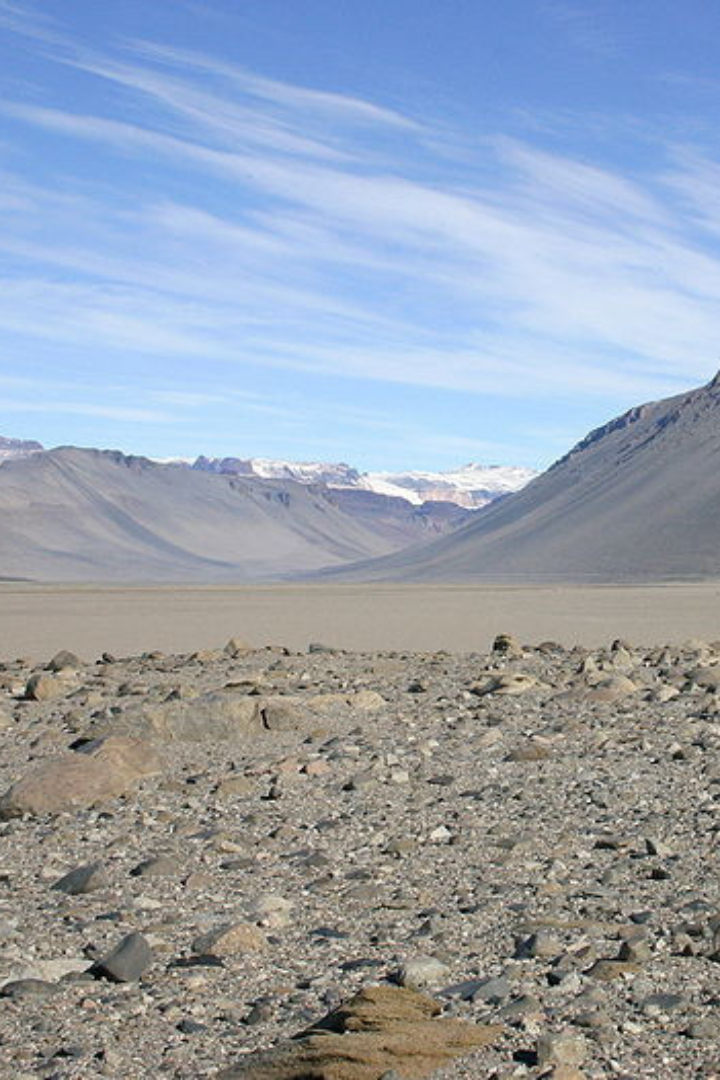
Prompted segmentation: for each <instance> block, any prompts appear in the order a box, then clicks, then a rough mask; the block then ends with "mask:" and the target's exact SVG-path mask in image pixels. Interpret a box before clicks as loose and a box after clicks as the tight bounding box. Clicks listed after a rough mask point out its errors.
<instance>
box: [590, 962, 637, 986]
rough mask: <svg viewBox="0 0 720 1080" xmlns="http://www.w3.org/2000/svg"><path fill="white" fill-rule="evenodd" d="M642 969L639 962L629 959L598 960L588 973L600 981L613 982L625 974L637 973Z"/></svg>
mask: <svg viewBox="0 0 720 1080" xmlns="http://www.w3.org/2000/svg"><path fill="white" fill-rule="evenodd" d="M639 970H640V968H639V967H638V965H637V964H633V963H631V962H630V961H627V960H596V961H595V963H594V964H593V966H592V967H591V968H590V970H589V971H588V972H587V974H588V975H589V976H590V978H591V979H598V980H599V981H600V982H611V981H612V980H613V979H621V978H623V977H624V976H625V975H636V974H637V972H638V971H639Z"/></svg>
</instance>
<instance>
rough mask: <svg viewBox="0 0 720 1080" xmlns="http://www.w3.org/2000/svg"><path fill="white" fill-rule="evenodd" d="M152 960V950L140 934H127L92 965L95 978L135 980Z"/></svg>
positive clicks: (118, 980)
mask: <svg viewBox="0 0 720 1080" xmlns="http://www.w3.org/2000/svg"><path fill="white" fill-rule="evenodd" d="M152 960H153V951H152V949H151V948H150V945H149V944H148V942H147V941H146V939H145V938H144V937H143V935H142V934H137V933H134V934H128V935H127V937H124V938H123V939H122V941H121V942H119V944H118V945H116V946H115V948H114V949H113V950H112V952H111V953H108V955H107V956H106V957H105V958H104V959H103V960H99V961H98V962H97V963H96V964H94V965H93V967H92V969H91V970H92V974H93V975H95V977H96V978H105V979H111V980H112V981H113V982H123V983H125V982H136V981H137V980H138V979H139V978H140V977H141V976H142V974H143V973H144V972H145V971H146V970H147V969H148V967H149V966H150V964H151V963H152Z"/></svg>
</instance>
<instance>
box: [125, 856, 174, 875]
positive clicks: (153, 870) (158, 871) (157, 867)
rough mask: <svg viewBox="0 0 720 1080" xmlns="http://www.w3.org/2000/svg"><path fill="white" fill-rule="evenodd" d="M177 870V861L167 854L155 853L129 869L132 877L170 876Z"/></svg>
mask: <svg viewBox="0 0 720 1080" xmlns="http://www.w3.org/2000/svg"><path fill="white" fill-rule="evenodd" d="M178 872H179V863H178V860H177V859H173V858H172V857H171V856H169V855H155V856H154V857H153V858H150V859H144V860H143V862H141V863H139V864H138V865H137V866H136V867H134V869H132V870H131V871H130V874H131V876H132V877H141V878H149V877H170V876H172V875H174V874H177V873H178Z"/></svg>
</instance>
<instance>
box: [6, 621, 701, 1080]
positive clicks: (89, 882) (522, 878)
mask: <svg viewBox="0 0 720 1080" xmlns="http://www.w3.org/2000/svg"><path fill="white" fill-rule="evenodd" d="M99 645H100V647H101V645H102V643H99ZM719 716H720V643H713V644H708V643H703V642H699V641H695V642H688V643H687V644H686V645H684V646H682V647H676V646H673V647H658V648H653V649H636V648H633V647H631V646H630V645H628V644H626V643H623V642H615V643H613V644H612V645H608V647H607V648H606V649H602V650H595V651H592V652H591V651H588V650H586V649H579V648H578V649H571V650H567V649H563V648H561V647H559V646H557V645H554V644H553V643H549V642H548V643H544V644H541V645H538V646H535V647H524V648H523V647H521V646H519V645H518V644H517V643H516V642H515V641H514V640H513V639H512V638H509V637H504V636H501V637H500V638H499V639H498V641H497V642H496V646H495V649H494V650H493V652H492V653H490V654H488V655H479V654H465V655H450V654H447V653H432V654H415V653H413V654H405V653H403V654H400V653H384V654H377V653H373V654H370V653H348V652H340V651H334V650H330V649H325V648H323V647H321V646H310V648H309V649H308V650H307V651H305V652H303V653H297V652H295V653H293V652H289V651H288V650H285V649H282V648H279V647H277V648H263V649H259V650H254V649H252V648H249V647H246V646H245V645H244V644H243V643H242V642H239V641H236V642H233V643H230V644H229V646H228V648H227V649H226V650H223V651H219V652H199V653H195V654H192V655H178V656H169V655H162V654H159V653H153V654H145V655H143V656H137V657H130V658H116V657H112V656H108V655H106V656H105V657H103V659H102V660H101V661H99V662H97V663H83V662H80V661H78V660H77V658H74V657H73V656H72V655H69V654H61V655H59V656H58V657H55V658H54V662H53V663H52V664H51V665H50V668H49V669H48V668H42V669H40V668H33V667H32V666H31V665H29V664H28V663H27V662H24V661H23V660H22V659H20V660H10V659H7V660H6V661H5V662H4V663H3V664H2V665H0V740H2V745H3V753H2V755H1V761H0V773H2V776H1V777H0V791H3V792H5V794H4V795H3V796H2V798H1V799H0V818H1V819H2V822H1V823H0V987H1V989H0V1075H2V1076H6V1077H13V1078H15V1080H29V1078H31V1077H32V1078H36V1077H43V1078H48V1080H49V1078H51V1077H52V1078H58V1080H60V1078H62V1080H65V1078H69V1077H113V1078H121V1077H122V1078H123V1080H134V1078H144V1077H161V1076H167V1077H177V1078H179V1080H185V1078H190V1077H193V1078H196V1077H197V1078H204V1077H208V1078H210V1077H215V1076H218V1077H219V1076H223V1075H225V1076H228V1077H229V1076H237V1077H241V1076H242V1077H248V1078H250V1080H252V1078H253V1077H260V1076H262V1077H263V1078H264V1077H266V1076H267V1077H272V1076H277V1077H278V1078H280V1077H286V1078H288V1077H293V1076H295V1077H297V1078H298V1080H300V1078H301V1077H306V1078H307V1077H315V1078H316V1080H317V1078H320V1080H322V1078H323V1077H325V1078H327V1080H331V1078H335V1077H338V1078H339V1077H345V1076H348V1077H354V1076H357V1077H367V1078H368V1080H380V1077H384V1078H385V1080H392V1078H398V1077H405V1076H413V1075H423V1072H422V1068H426V1067H427V1066H426V1064H423V1063H421V1062H419V1060H416V1061H415V1062H414V1063H413V1061H412V1060H411V1058H410V1057H407V1058H405V1057H403V1056H402V1053H405V1051H402V1053H400V1051H398V1054H399V1056H396V1058H395V1059H393V1060H392V1061H391V1062H390V1063H389V1064H388V1063H387V1062H386V1061H385V1059H384V1058H382V1055H381V1056H380V1057H379V1058H372V1060H370V1059H368V1061H367V1062H365V1063H364V1064H363V1062H359V1063H357V1064H356V1065H353V1066H352V1068H353V1069H355V1071H345V1072H343V1071H342V1069H343V1068H347V1069H350V1068H351V1067H350V1066H348V1065H347V1063H346V1064H345V1065H343V1066H342V1067H341V1066H339V1065H337V1063H336V1064H335V1065H333V1064H331V1065H327V1067H320V1066H316V1067H315V1069H314V1071H313V1067H312V1065H308V1063H307V1060H305V1063H304V1065H303V1066H302V1069H300V1066H297V1068H296V1071H293V1068H295V1067H294V1066H293V1065H292V1063H291V1064H288V1060H290V1059H289V1058H288V1056H287V1055H288V1053H290V1055H291V1056H292V1054H293V1053H295V1050H294V1049H293V1045H295V1046H297V1045H301V1047H304V1049H303V1051H302V1052H303V1053H305V1054H306V1055H307V1054H311V1053H314V1050H313V1049H312V1047H313V1045H314V1043H313V1042H312V1038H311V1039H310V1040H309V1041H306V1042H305V1043H301V1044H290V1043H288V1041H287V1040H288V1039H289V1038H290V1037H291V1036H292V1035H295V1034H296V1033H298V1032H301V1031H303V1030H305V1029H307V1028H308V1027H311V1026H312V1025H313V1024H315V1023H316V1022H317V1021H319V1020H320V1019H321V1018H322V1017H324V1016H326V1015H327V1014H328V1013H329V1012H331V1011H332V1010H333V1009H336V1008H337V1007H338V1006H339V1005H340V1004H341V1003H343V1002H347V1001H348V999H351V998H352V997H353V995H355V994H356V993H357V992H358V991H359V990H361V989H362V988H367V987H372V986H380V987H381V988H384V989H383V991H382V993H380V994H379V997H377V999H373V1001H372V1002H371V1008H372V1010H375V1014H377V1015H381V1014H382V1013H383V1010H385V1011H389V1012H392V1010H393V1009H394V1008H395V1007H396V1006H395V1004H394V1002H396V1000H398V999H397V998H396V997H395V996H393V994H392V993H390V989H391V988H397V987H404V988H406V989H407V990H408V991H409V990H414V989H419V990H421V991H423V992H424V993H427V994H429V995H430V996H431V997H432V998H433V999H434V1001H435V1002H437V1003H438V1005H439V1006H440V1008H441V1009H442V1012H441V1015H439V1016H438V1017H437V1018H436V1019H434V1020H432V1021H430V1020H429V1019H428V1018H427V1017H429V1015H430V1014H429V1013H427V1016H426V1015H425V1013H423V1024H424V1025H427V1023H430V1022H431V1023H432V1024H436V1025H437V1024H443V1023H444V1022H445V1020H446V1019H447V1018H452V1019H456V1020H463V1021H468V1022H470V1023H471V1024H472V1025H478V1027H477V1031H478V1032H480V1037H478V1038H475V1037H474V1036H473V1034H472V1032H473V1031H475V1030H476V1029H475V1028H472V1029H471V1028H470V1027H469V1026H467V1025H456V1026H455V1027H452V1026H451V1027H449V1028H435V1027H433V1028H431V1029H430V1031H431V1037H434V1036H432V1033H436V1032H444V1031H446V1030H447V1031H452V1032H455V1035H453V1036H452V1037H451V1038H450V1041H451V1042H452V1039H453V1038H456V1035H457V1033H458V1032H460V1033H461V1034H462V1039H465V1037H466V1036H467V1042H466V1043H465V1044H464V1048H463V1049H462V1053H460V1056H458V1057H457V1058H456V1059H455V1060H454V1061H453V1062H452V1063H448V1064H446V1065H442V1066H441V1067H440V1068H439V1071H438V1070H437V1069H433V1075H436V1076H438V1077H444V1078H445V1080H461V1078H468V1077H476V1078H477V1077H480V1078H491V1077H494V1078H496V1080H501V1078H502V1080H509V1078H510V1077H530V1078H532V1077H539V1076H548V1077H549V1076H553V1077H556V1078H558V1080H561V1078H566V1080H569V1078H572V1077H575V1078H577V1077H586V1078H588V1080H593V1078H600V1077H625V1078H627V1080H630V1078H632V1080H636V1078H641V1077H657V1078H663V1080H667V1078H670V1077H683V1078H695V1077H697V1078H699V1077H703V1078H706V1080H709V1078H711V1077H713V1076H716V1075H717V1076H720V984H719V977H720V866H719V865H718V864H719V860H718V836H719V835H720V818H719V816H718V800H720V757H719V756H718V750H719V748H720V727H719V726H718V717H719ZM368 993H376V994H377V993H378V992H376V991H372V992H368ZM396 993H400V991H396ZM411 999H412V1000H411ZM405 1000H406V999H405V998H403V1001H405ZM407 1000H408V1001H409V1002H410V1007H411V1009H415V1008H416V1005H415V1004H413V1001H415V1000H416V999H415V998H413V996H412V995H409V994H408V996H407ZM417 1001H422V1002H425V1001H426V999H425V998H422V999H420V998H417ZM363 1007H370V1006H367V1001H366V1002H365V1005H364V1006H363ZM403 1007H404V1006H403ZM418 1007H419V1008H420V1011H421V1012H422V1010H423V1009H424V1008H425V1005H421V1006H418ZM427 1008H428V1009H429V1008H430V1006H427ZM433 1011H437V1010H436V1008H434V1009H433ZM418 1015H419V1014H418ZM373 1024H375V1026H376V1027H377V1024H376V1020H373ZM490 1024H491V1025H498V1027H497V1029H496V1028H486V1027H485V1026H484V1025H490ZM343 1030H344V1029H343ZM413 1030H417V1031H418V1033H420V1032H421V1027H418V1028H417V1029H413ZM425 1031H426V1027H425V1026H423V1027H422V1032H425ZM485 1035H487V1038H485ZM314 1038H315V1039H316V1040H317V1036H315V1037H314ZM338 1038H340V1039H341V1040H342V1039H348V1038H349V1036H347V1035H343V1036H341V1037H338ZM422 1038H425V1035H424V1034H423V1036H422ZM474 1038H475V1041H474V1042H473V1039H474ZM443 1039H444V1036H442V1035H438V1040H439V1042H440V1043H442V1042H443ZM462 1039H460V1042H462ZM420 1041H421V1038H420V1034H418V1045H419V1044H420ZM484 1042H488V1043H490V1045H487V1046H483V1045H482V1043H484ZM407 1043H412V1039H410V1040H408V1039H406V1040H405V1044H407ZM405 1044H404V1045H405ZM325 1045H327V1046H330V1045H331V1044H330V1043H327V1044H325ZM473 1046H479V1047H480V1049H473ZM268 1047H279V1048H280V1051H281V1057H282V1055H283V1054H285V1058H283V1061H284V1062H285V1063H284V1064H283V1063H282V1061H281V1062H280V1064H277V1063H276V1064H273V1061H274V1060H275V1059H273V1058H272V1056H271V1057H270V1058H268V1057H267V1055H265V1056H262V1055H261V1056H258V1055H257V1053H256V1052H257V1051H260V1050H265V1049H266V1048H268ZM288 1047H290V1050H289V1051H288V1049H287V1048H288ZM411 1049H412V1047H408V1046H407V1045H406V1050H411ZM454 1052H459V1051H457V1050H456V1051H453V1053H454ZM441 1056H442V1055H441ZM450 1056H452V1053H451V1052H448V1057H450ZM277 1060H278V1061H279V1060H280V1059H277ZM308 1060H309V1059H308ZM429 1060H430V1058H428V1061H429ZM433 1061H434V1059H433ZM438 1061H439V1059H438ZM438 1061H434V1063H435V1065H437V1064H438ZM268 1062H269V1063H268ZM283 1069H285V1071H282V1070H283ZM323 1069H324V1071H323ZM333 1069H335V1071H333ZM363 1069H364V1070H365V1071H363ZM413 1069H415V1071H412V1070H413ZM273 1070H274V1071H273ZM373 1070H374V1071H373Z"/></svg>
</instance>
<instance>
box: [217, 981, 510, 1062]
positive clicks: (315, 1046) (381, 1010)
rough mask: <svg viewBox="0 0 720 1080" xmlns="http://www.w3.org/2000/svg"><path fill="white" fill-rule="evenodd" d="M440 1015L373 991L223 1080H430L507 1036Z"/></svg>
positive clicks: (426, 1002)
mask: <svg viewBox="0 0 720 1080" xmlns="http://www.w3.org/2000/svg"><path fill="white" fill-rule="evenodd" d="M440 1012H441V1006H440V1005H438V1003H437V1002H436V1001H434V1000H433V999H432V998H430V997H427V996H426V995H424V994H419V993H417V992H416V991H414V990H407V989H404V988H401V987H394V986H370V987H366V988H365V989H364V990H361V991H360V993H359V994H357V995H356V996H355V997H354V998H353V999H352V1000H351V1001H350V1002H348V1003H347V1004H346V1005H344V1006H341V1007H340V1008H339V1009H337V1010H336V1011H335V1012H332V1013H330V1015H329V1016H327V1017H326V1018H325V1019H324V1020H321V1021H320V1022H319V1023H318V1024H317V1025H316V1026H314V1027H312V1028H310V1029H309V1030H307V1031H305V1032H303V1033H302V1034H301V1035H300V1036H298V1037H297V1038H295V1039H292V1040H290V1041H288V1042H285V1043H282V1044H281V1045H280V1046H278V1047H276V1048H275V1049H272V1050H265V1051H260V1052H259V1053H255V1054H250V1055H249V1056H248V1057H247V1058H245V1060H244V1061H242V1062H240V1063H238V1064H237V1065H235V1066H233V1067H231V1068H230V1069H226V1070H225V1071H223V1072H221V1073H220V1080H304V1078H310V1077H312V1078H313V1080H378V1077H381V1076H383V1075H384V1074H385V1073H392V1072H393V1071H394V1072H396V1073H397V1075H398V1076H401V1077H403V1078H405V1077H407V1078H410V1077H424V1076H430V1075H431V1074H432V1073H434V1072H435V1071H436V1070H437V1069H441V1068H442V1067H443V1066H445V1065H447V1064H448V1063H449V1062H450V1061H452V1059H453V1058H456V1057H460V1056H462V1055H463V1054H469V1053H470V1052H471V1051H473V1050H477V1049H478V1048H479V1047H482V1046H488V1045H490V1044H491V1043H493V1042H496V1041H497V1039H498V1038H499V1036H500V1034H501V1031H502V1029H501V1028H500V1027H499V1026H497V1025H478V1024H472V1023H468V1022H466V1021H462V1020H451V1019H441V1018H440V1019H439V1018H438V1017H439V1014H440Z"/></svg>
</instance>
